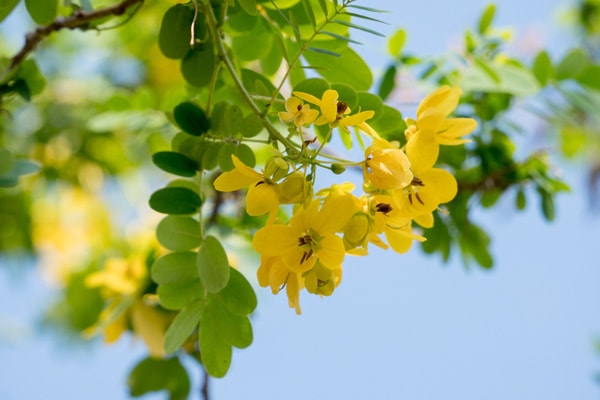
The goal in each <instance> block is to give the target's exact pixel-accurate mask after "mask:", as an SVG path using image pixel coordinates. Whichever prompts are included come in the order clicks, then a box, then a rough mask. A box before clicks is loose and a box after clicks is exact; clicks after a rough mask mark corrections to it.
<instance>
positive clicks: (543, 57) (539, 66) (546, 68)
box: [532, 50, 554, 86]
mask: <svg viewBox="0 0 600 400" xmlns="http://www.w3.org/2000/svg"><path fill="white" fill-rule="evenodd" d="M532 72H533V74H534V75H535V77H536V78H537V80H538V82H539V84H540V85H541V86H545V85H546V83H548V80H549V79H550V77H551V76H552V75H553V72H554V71H553V68H552V60H551V59H550V56H549V55H548V52H546V51H545V50H544V51H540V52H539V53H538V54H537V55H536V56H535V59H534V60H533V67H532Z"/></svg>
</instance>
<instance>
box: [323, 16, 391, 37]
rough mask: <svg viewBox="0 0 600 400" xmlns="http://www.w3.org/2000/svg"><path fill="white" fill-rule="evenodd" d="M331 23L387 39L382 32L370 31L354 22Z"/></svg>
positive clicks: (338, 21) (339, 21) (335, 21)
mask: <svg viewBox="0 0 600 400" xmlns="http://www.w3.org/2000/svg"><path fill="white" fill-rule="evenodd" d="M331 22H333V23H336V24H340V25H343V26H347V27H348V28H354V29H358V30H360V31H363V32H367V33H370V34H371V35H375V36H380V37H385V35H384V34H383V33H381V32H378V31H375V30H373V29H369V28H367V27H364V26H362V25H357V24H354V23H352V22H348V21H343V20H340V19H334V20H333V21H331Z"/></svg>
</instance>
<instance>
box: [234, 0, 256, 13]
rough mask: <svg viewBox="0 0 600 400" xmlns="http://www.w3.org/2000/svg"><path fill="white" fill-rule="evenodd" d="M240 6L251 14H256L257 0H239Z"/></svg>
mask: <svg viewBox="0 0 600 400" xmlns="http://www.w3.org/2000/svg"><path fill="white" fill-rule="evenodd" d="M238 4H239V5H240V7H241V8H242V9H243V10H244V11H246V12H247V13H248V14H250V15H256V0H238Z"/></svg>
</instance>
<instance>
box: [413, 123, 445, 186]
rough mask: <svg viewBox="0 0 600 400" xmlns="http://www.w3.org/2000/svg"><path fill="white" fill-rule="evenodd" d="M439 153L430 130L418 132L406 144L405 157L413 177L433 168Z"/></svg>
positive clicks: (433, 134)
mask: <svg viewBox="0 0 600 400" xmlns="http://www.w3.org/2000/svg"><path fill="white" fill-rule="evenodd" d="M439 153H440V146H439V145H438V143H437V141H436V140H435V133H434V131H433V130H431V129H425V130H419V132H418V133H417V134H416V135H413V136H411V138H410V140H409V141H408V142H407V143H406V156H407V157H408V159H409V160H410V167H411V169H412V171H413V173H414V175H417V176H419V175H420V174H421V173H423V172H424V171H427V170H429V169H431V168H432V167H433V165H434V164H435V162H436V161H437V159H438V156H439Z"/></svg>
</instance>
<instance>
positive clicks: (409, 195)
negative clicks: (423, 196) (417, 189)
mask: <svg viewBox="0 0 600 400" xmlns="http://www.w3.org/2000/svg"><path fill="white" fill-rule="evenodd" d="M408 202H409V203H410V204H411V205H412V193H408Z"/></svg>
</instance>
